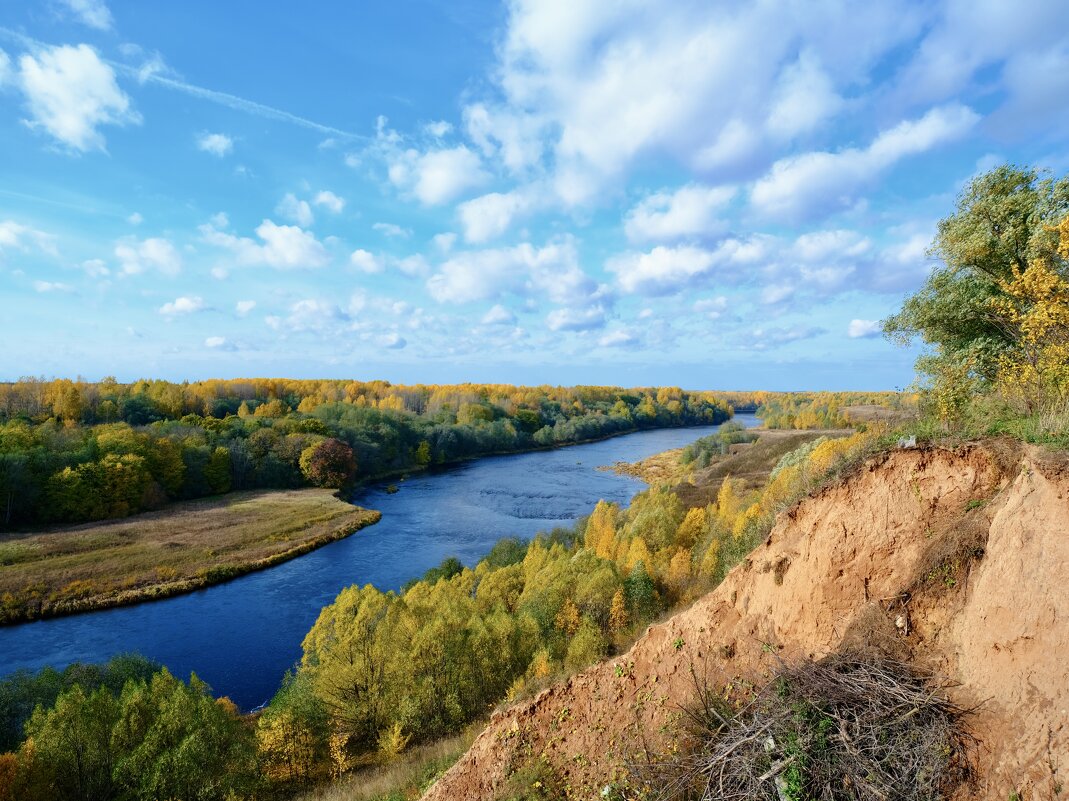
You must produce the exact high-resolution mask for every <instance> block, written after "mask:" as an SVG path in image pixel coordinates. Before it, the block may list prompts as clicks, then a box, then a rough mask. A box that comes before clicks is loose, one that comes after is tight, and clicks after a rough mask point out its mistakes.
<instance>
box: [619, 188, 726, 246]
mask: <svg viewBox="0 0 1069 801" xmlns="http://www.w3.org/2000/svg"><path fill="white" fill-rule="evenodd" d="M734 196H735V188H734V187H731V186H711V187H710V186H701V185H699V184H688V185H687V186H683V187H680V188H679V189H677V190H676V191H675V192H667V191H660V192H657V193H655V194H652V195H650V196H649V197H647V198H645V199H644V200H642V201H641V202H640V203H639V204H638V205H636V206H635V207H634V208H632V209H631V210H630V211H629V212H628V213H627V216H626V218H625V219H624V231H625V232H626V233H627V238H628V239H629V240H631V241H632V242H650V241H662V242H663V241H670V240H675V239H680V238H683V237H692V236H697V237H707V238H708V237H712V236H714V235H716V234H719V233H721V232H723V230H724V227H725V226H724V221H723V220H722V219H721V218H720V216H719V215H720V213H721V212H722V211H723V210H724V208H725V207H726V206H727V204H728V203H729V202H731V199H732V198H733V197H734Z"/></svg>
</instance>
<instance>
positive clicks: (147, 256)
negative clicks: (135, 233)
mask: <svg viewBox="0 0 1069 801" xmlns="http://www.w3.org/2000/svg"><path fill="white" fill-rule="evenodd" d="M115 257H116V258H117V259H118V260H119V266H120V269H121V270H122V272H124V273H126V274H127V275H138V274H140V273H144V272H147V271H149V270H158V271H159V272H161V273H163V274H164V275H172V276H173V275H178V273H180V272H182V256H181V255H180V254H179V252H178V250H177V248H175V246H174V245H173V244H172V243H171V241H170V240H168V239H163V238H162V237H152V238H150V239H144V240H138V239H136V238H134V237H126V238H124V239H121V240H119V244H118V245H116V246H115Z"/></svg>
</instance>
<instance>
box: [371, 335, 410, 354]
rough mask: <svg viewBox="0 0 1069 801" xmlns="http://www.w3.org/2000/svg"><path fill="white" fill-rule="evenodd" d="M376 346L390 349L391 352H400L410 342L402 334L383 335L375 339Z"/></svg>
mask: <svg viewBox="0 0 1069 801" xmlns="http://www.w3.org/2000/svg"><path fill="white" fill-rule="evenodd" d="M375 344H376V345H378V346H379V347H380V348H389V349H390V350H400V349H401V348H403V347H404V346H405V345H407V344H408V342H406V341H405V338H404V337H403V336H401V335H400V334H382V335H381V336H378V337H376V338H375Z"/></svg>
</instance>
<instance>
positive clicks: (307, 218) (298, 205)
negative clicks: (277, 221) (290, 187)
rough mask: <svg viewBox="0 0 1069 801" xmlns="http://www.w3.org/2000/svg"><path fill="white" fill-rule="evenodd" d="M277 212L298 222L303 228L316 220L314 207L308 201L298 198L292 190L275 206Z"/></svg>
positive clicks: (291, 220)
mask: <svg viewBox="0 0 1069 801" xmlns="http://www.w3.org/2000/svg"><path fill="white" fill-rule="evenodd" d="M275 213H276V214H278V215H279V216H280V217H283V218H285V219H287V220H289V221H290V222H294V223H297V225H299V226H301V227H302V228H307V227H308V226H310V225H311V224H312V223H314V222H315V215H313V214H312V207H311V206H309V205H308V201H307V200H298V199H297V196H296V195H294V194H293V193H292V192H287V193H286V195H285V196H284V197H283V198H282V200H280V201H279V202H278V205H277V206H275Z"/></svg>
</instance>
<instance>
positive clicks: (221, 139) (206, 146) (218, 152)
mask: <svg viewBox="0 0 1069 801" xmlns="http://www.w3.org/2000/svg"><path fill="white" fill-rule="evenodd" d="M197 149H198V150H203V151H204V152H205V153H211V154H212V155H213V156H217V157H219V158H222V157H223V156H225V155H227V154H228V153H230V152H231V151H232V150H233V149H234V140H233V139H231V138H230V137H229V136H227V135H226V134H222V133H202V134H199V135H198V136H197Z"/></svg>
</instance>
